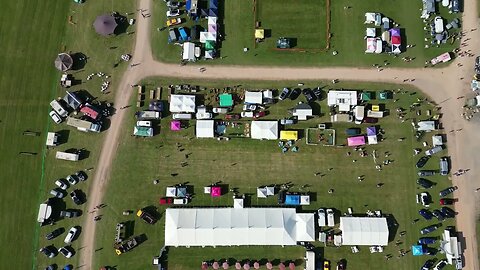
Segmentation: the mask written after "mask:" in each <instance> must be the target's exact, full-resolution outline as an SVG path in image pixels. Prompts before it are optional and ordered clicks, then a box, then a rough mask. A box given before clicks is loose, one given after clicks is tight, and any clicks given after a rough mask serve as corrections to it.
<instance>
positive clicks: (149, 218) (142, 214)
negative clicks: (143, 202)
mask: <svg viewBox="0 0 480 270" xmlns="http://www.w3.org/2000/svg"><path fill="white" fill-rule="evenodd" d="M137 217H139V218H141V219H143V221H145V222H146V223H148V224H155V222H157V219H156V218H155V217H154V216H153V215H152V214H150V213H149V212H148V211H146V210H145V208H143V209H140V210H138V211H137Z"/></svg>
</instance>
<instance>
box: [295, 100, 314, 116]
mask: <svg viewBox="0 0 480 270" xmlns="http://www.w3.org/2000/svg"><path fill="white" fill-rule="evenodd" d="M292 115H293V116H296V117H297V119H298V120H307V118H308V117H310V116H312V115H313V109H312V107H311V106H310V105H308V104H307V103H300V104H298V105H297V106H296V107H295V108H294V109H293V111H292Z"/></svg>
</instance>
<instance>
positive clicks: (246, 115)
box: [240, 111, 254, 118]
mask: <svg viewBox="0 0 480 270" xmlns="http://www.w3.org/2000/svg"><path fill="white" fill-rule="evenodd" d="M240 116H242V118H253V116H254V115H253V112H251V111H243V112H241V113H240Z"/></svg>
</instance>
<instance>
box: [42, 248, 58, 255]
mask: <svg viewBox="0 0 480 270" xmlns="http://www.w3.org/2000/svg"><path fill="white" fill-rule="evenodd" d="M40 252H41V253H43V254H44V255H45V256H47V258H53V257H55V256H57V254H58V251H57V249H56V248H55V247H54V246H46V247H42V248H41V249H40Z"/></svg>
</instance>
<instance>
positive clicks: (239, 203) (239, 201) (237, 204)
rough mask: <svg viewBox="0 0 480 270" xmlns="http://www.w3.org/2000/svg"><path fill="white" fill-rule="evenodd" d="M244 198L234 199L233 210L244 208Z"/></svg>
mask: <svg viewBox="0 0 480 270" xmlns="http://www.w3.org/2000/svg"><path fill="white" fill-rule="evenodd" d="M243 203H244V202H243V198H235V199H233V208H243Z"/></svg>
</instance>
